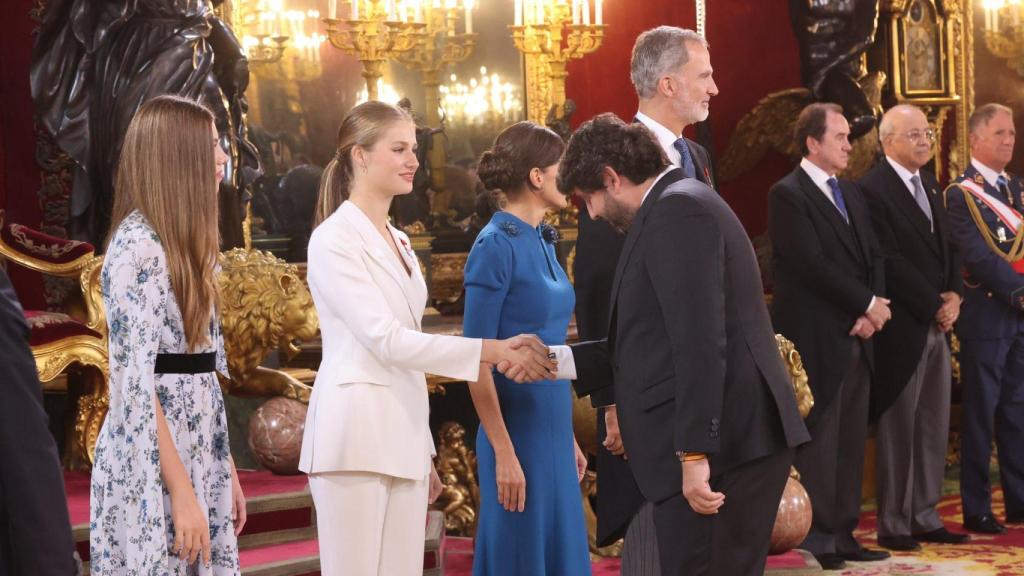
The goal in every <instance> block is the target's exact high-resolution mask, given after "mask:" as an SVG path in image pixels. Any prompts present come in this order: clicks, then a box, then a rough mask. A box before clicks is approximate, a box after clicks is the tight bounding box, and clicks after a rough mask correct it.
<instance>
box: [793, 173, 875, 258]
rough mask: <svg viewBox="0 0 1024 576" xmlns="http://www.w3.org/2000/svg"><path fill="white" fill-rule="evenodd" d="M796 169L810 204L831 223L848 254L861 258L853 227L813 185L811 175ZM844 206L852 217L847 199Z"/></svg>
mask: <svg viewBox="0 0 1024 576" xmlns="http://www.w3.org/2000/svg"><path fill="white" fill-rule="evenodd" d="M796 171H797V180H798V181H799V182H800V188H801V189H802V190H803V192H804V194H805V195H807V197H808V198H809V199H810V201H811V204H813V205H814V206H815V207H816V208H817V209H818V212H820V213H821V214H822V216H823V217H824V218H825V220H828V222H829V224H831V225H832V227H833V228H835V231H836V235H837V236H839V239H840V241H841V242H842V243H843V246H845V247H846V249H847V250H848V251H849V252H850V255H851V256H853V257H854V258H857V259H858V260H860V259H862V258H863V256H862V254H861V251H860V250H859V249H858V248H857V245H856V244H855V243H854V234H853V229H852V228H851V227H850V224H847V223H846V221H845V220H843V216H842V214H840V213H839V209H838V208H836V206H835V204H833V203H832V202H831V201H829V199H828V198H826V197H825V193H824V192H822V191H821V190H820V189H819V188H818V187H817V186H815V185H814V181H813V180H811V177H810V176H808V175H807V172H804V169H803V168H800V167H799V166H797V168H796ZM844 199H845V197H844ZM846 206H847V214H849V215H850V218H851V219H852V218H853V215H852V211H851V210H850V202H849V200H847V202H846Z"/></svg>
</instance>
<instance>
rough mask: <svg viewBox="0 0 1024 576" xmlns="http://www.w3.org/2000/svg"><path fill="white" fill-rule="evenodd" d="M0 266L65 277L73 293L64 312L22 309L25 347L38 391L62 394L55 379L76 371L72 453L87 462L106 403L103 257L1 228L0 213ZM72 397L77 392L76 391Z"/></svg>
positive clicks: (73, 244) (82, 245) (74, 244)
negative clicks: (40, 386)
mask: <svg viewBox="0 0 1024 576" xmlns="http://www.w3.org/2000/svg"><path fill="white" fill-rule="evenodd" d="M0 264H7V265H16V266H20V267H22V268H26V269H28V270H31V271H33V272H38V273H40V274H43V275H45V276H51V277H57V278H68V279H71V280H73V281H74V286H75V288H76V290H72V294H71V295H70V296H69V298H68V299H67V301H66V302H65V308H66V310H67V311H68V313H63V312H53V311H49V310H33V309H25V310H24V314H25V319H26V321H27V322H28V325H29V328H30V332H29V345H30V346H31V348H32V355H33V356H34V357H35V361H36V369H37V370H38V372H39V380H40V382H42V383H43V385H44V388H46V389H50V390H56V391H65V392H67V391H68V387H67V384H66V381H65V382H64V383H60V382H59V379H58V376H60V375H61V374H63V373H65V372H66V371H68V370H69V369H70V368H79V369H81V368H85V370H82V375H83V378H82V379H81V382H82V386H81V396H80V397H79V398H78V407H77V410H76V413H77V419H76V422H75V442H74V449H73V453H77V454H80V455H81V456H82V457H84V458H85V459H86V460H87V461H89V462H91V461H92V454H93V447H94V446H95V438H96V435H97V434H98V433H99V427H100V424H102V421H103V414H105V413H106V404H107V392H106V388H107V384H106V383H107V375H108V372H109V369H108V364H107V335H106V321H105V319H104V318H103V305H102V301H101V295H100V286H99V274H100V270H101V268H102V264H103V258H102V257H101V256H96V255H95V252H94V249H93V246H92V245H91V244H89V243H87V242H79V241H76V240H67V239H64V238H57V237H55V236H50V235H48V234H44V233H42V232H39V231H37V230H33V229H31V228H28V227H26V226H23V225H20V224H14V223H5V222H3V219H2V214H0ZM76 392H77V387H76Z"/></svg>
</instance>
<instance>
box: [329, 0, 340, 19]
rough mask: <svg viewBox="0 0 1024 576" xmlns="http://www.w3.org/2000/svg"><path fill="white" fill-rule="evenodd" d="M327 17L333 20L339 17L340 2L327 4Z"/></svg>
mask: <svg viewBox="0 0 1024 576" xmlns="http://www.w3.org/2000/svg"><path fill="white" fill-rule="evenodd" d="M327 17H328V18H330V19H331V20H334V19H335V18H337V17H338V0H329V1H328V2H327Z"/></svg>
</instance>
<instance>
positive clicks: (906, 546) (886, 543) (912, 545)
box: [878, 536, 921, 552]
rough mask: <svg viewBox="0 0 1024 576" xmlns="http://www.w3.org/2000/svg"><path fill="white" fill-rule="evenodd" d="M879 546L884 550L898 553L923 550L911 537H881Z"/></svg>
mask: <svg viewBox="0 0 1024 576" xmlns="http://www.w3.org/2000/svg"><path fill="white" fill-rule="evenodd" d="M878 545H879V546H881V547H882V548H888V549H889V550H896V551H898V552H910V551H913V550H920V549H921V545H920V544H918V543H917V540H915V539H913V538H911V537H910V536H879V537H878Z"/></svg>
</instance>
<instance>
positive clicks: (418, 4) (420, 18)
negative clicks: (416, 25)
mask: <svg viewBox="0 0 1024 576" xmlns="http://www.w3.org/2000/svg"><path fill="white" fill-rule="evenodd" d="M416 21H417V22H425V20H424V19H423V2H422V1H421V0H416Z"/></svg>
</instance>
